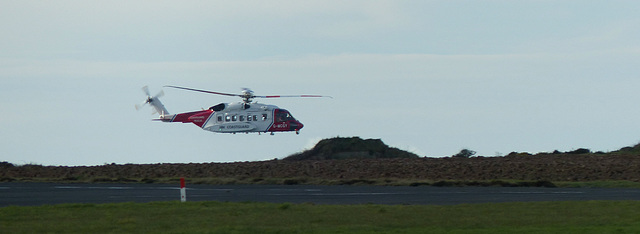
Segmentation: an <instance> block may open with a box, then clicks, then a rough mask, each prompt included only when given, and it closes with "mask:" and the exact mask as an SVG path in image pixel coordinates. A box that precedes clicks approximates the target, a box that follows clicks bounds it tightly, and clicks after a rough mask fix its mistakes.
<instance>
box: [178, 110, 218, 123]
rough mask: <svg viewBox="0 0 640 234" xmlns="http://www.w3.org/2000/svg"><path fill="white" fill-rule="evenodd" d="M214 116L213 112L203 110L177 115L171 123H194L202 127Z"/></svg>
mask: <svg viewBox="0 0 640 234" xmlns="http://www.w3.org/2000/svg"><path fill="white" fill-rule="evenodd" d="M211 114H213V111H212V110H202V111H194V112H187V113H180V114H176V115H175V117H174V118H173V120H172V121H171V122H182V123H193V124H195V125H198V127H202V126H203V125H204V123H206V122H207V119H209V117H210V116H211Z"/></svg>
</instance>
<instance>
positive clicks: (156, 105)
mask: <svg viewBox="0 0 640 234" xmlns="http://www.w3.org/2000/svg"><path fill="white" fill-rule="evenodd" d="M142 91H143V92H144V93H145V94H146V95H147V100H145V101H144V102H143V103H142V104H136V110H140V109H141V108H142V107H144V106H145V105H147V104H149V105H151V106H152V107H153V109H154V111H153V113H152V114H160V115H166V114H169V112H168V111H167V109H166V108H165V107H164V105H163V104H162V102H160V97H162V96H164V91H162V90H161V91H160V92H159V93H158V94H156V95H155V96H151V93H150V92H149V87H148V86H144V87H142Z"/></svg>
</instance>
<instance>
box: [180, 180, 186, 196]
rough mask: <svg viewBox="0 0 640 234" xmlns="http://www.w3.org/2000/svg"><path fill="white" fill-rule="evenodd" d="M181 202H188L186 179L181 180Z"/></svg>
mask: <svg viewBox="0 0 640 234" xmlns="http://www.w3.org/2000/svg"><path fill="white" fill-rule="evenodd" d="M180 201H181V202H186V201H187V188H185V186H184V177H181V178H180Z"/></svg>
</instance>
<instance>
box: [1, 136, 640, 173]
mask: <svg viewBox="0 0 640 234" xmlns="http://www.w3.org/2000/svg"><path fill="white" fill-rule="evenodd" d="M458 155H460V154H458ZM458 155H456V156H454V157H447V158H420V157H418V156H417V155H413V154H411V153H408V152H400V150H398V149H395V148H392V147H388V146H386V145H384V143H382V141H381V140H371V139H369V140H362V139H360V138H357V137H352V138H333V139H325V140H322V141H320V142H319V143H318V145H316V147H314V148H313V149H310V150H308V151H305V152H301V153H299V154H295V155H292V156H291V157H288V158H285V159H283V160H271V161H258V162H236V163H189V164H167V163H162V164H124V165H121V164H120V165H119V164H109V165H102V166H78V167H66V166H58V167H55V166H39V165H23V166H14V165H12V164H10V163H6V162H4V163H0V182H2V181H15V180H18V181H40V180H45V181H62V182H74V181H76V182H158V179H159V178H178V177H187V178H216V179H217V181H212V180H209V181H206V180H201V181H202V183H285V184H296V183H327V181H334V182H335V181H338V182H339V183H343V184H350V183H358V181H360V182H365V183H368V182H370V181H413V182H420V181H431V182H439V181H492V180H493V181H495V180H517V181H579V182H587V181H603V180H618V181H634V182H640V144H639V145H636V146H634V147H625V148H622V149H620V150H618V151H614V152H609V153H602V152H600V153H592V152H590V151H589V150H588V149H579V150H576V151H572V152H564V153H562V152H554V153H542V154H537V155H530V154H526V153H511V154H509V155H508V156H505V157H469V156H470V155H469V154H467V156H465V157H459V156H458ZM220 178H226V179H227V180H220Z"/></svg>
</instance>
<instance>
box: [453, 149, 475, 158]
mask: <svg viewBox="0 0 640 234" xmlns="http://www.w3.org/2000/svg"><path fill="white" fill-rule="evenodd" d="M475 154H476V151H473V150H470V149H462V150H460V152H459V153H457V154H455V155H453V156H451V157H454V158H470V157H471V156H473V155H475Z"/></svg>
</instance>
